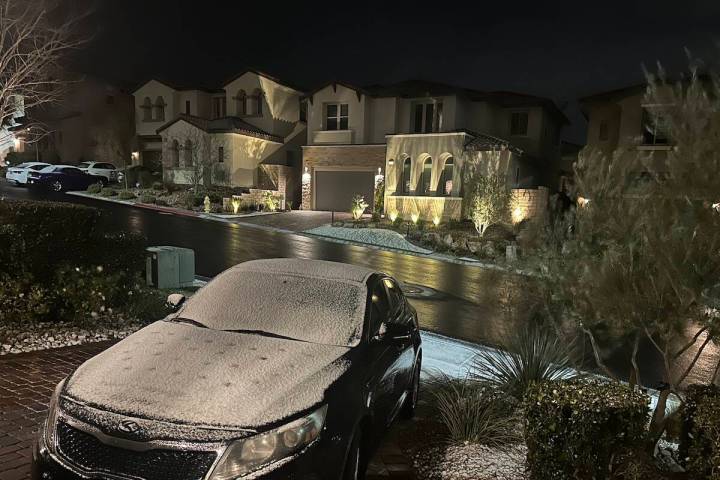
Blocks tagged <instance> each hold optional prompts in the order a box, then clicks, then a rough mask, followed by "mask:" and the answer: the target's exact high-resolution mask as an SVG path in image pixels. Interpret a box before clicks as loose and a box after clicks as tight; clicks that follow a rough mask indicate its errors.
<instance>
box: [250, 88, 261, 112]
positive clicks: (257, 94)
mask: <svg viewBox="0 0 720 480" xmlns="http://www.w3.org/2000/svg"><path fill="white" fill-rule="evenodd" d="M262 104H263V92H262V90H260V89H259V88H256V89H255V91H254V92H253V94H252V107H253V111H252V113H253V115H258V116H262Z"/></svg>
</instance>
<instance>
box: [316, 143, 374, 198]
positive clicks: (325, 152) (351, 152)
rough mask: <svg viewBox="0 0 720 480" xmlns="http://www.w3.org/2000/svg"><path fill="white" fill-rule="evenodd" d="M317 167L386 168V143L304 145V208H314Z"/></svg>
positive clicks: (339, 168)
mask: <svg viewBox="0 0 720 480" xmlns="http://www.w3.org/2000/svg"><path fill="white" fill-rule="evenodd" d="M316 167H332V168H337V169H338V170H342V168H343V167H348V168H358V167H371V168H372V169H373V170H374V171H377V169H378V168H381V169H383V170H384V169H385V145H342V146H341V145H338V146H332V145H326V146H318V145H307V146H304V147H303V170H302V171H303V179H302V209H303V210H312V209H313V208H314V207H315V206H314V205H313V204H312V203H313V194H312V189H313V188H315V186H314V185H313V179H314V177H315V175H314V170H315V168H316Z"/></svg>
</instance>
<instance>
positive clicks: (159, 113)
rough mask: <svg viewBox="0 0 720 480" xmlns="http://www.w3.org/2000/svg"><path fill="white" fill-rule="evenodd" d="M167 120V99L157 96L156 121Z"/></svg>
mask: <svg viewBox="0 0 720 480" xmlns="http://www.w3.org/2000/svg"><path fill="white" fill-rule="evenodd" d="M164 120H165V99H164V98H163V97H157V99H156V100H155V121H158V122H162V121H164Z"/></svg>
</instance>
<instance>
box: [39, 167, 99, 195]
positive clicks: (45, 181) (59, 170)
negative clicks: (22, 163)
mask: <svg viewBox="0 0 720 480" xmlns="http://www.w3.org/2000/svg"><path fill="white" fill-rule="evenodd" d="M27 183H28V186H30V187H39V188H48V189H51V190H54V191H56V192H62V191H65V190H87V188H88V187H89V186H90V185H92V184H94V183H101V184H103V185H105V184H107V179H106V178H105V177H102V176H99V175H90V174H88V173H85V172H83V171H82V170H80V169H79V168H77V167H73V166H70V165H50V166H47V167H45V168H43V169H42V170H39V171H37V172H35V171H33V172H30V173H28V182H27Z"/></svg>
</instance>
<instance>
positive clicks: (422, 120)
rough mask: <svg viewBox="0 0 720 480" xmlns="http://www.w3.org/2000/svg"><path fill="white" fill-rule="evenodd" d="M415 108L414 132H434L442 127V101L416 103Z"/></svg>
mask: <svg viewBox="0 0 720 480" xmlns="http://www.w3.org/2000/svg"><path fill="white" fill-rule="evenodd" d="M413 108H414V111H413V125H412V132H413V133H432V132H439V131H440V130H441V129H442V110H443V107H442V102H436V103H416V104H415V105H414V107H413Z"/></svg>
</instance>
